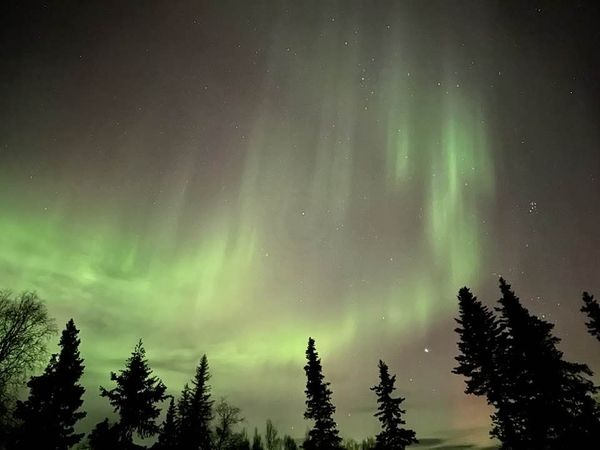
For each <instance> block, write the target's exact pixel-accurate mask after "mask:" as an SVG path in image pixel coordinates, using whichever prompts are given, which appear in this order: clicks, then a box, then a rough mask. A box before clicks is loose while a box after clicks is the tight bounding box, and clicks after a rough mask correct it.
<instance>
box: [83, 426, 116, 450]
mask: <svg viewBox="0 0 600 450" xmlns="http://www.w3.org/2000/svg"><path fill="white" fill-rule="evenodd" d="M88 445H89V448H90V450H124V447H123V446H122V445H121V443H120V438H119V426H118V425H117V424H111V423H110V422H109V421H108V419H104V420H103V421H102V422H99V423H97V424H96V426H95V427H94V429H93V430H92V431H91V432H90V434H89V436H88Z"/></svg>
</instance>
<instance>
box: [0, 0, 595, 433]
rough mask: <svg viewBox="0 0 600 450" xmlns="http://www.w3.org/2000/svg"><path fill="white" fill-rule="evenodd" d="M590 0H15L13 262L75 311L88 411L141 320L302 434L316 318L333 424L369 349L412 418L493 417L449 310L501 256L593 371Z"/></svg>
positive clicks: (5, 135) (348, 417)
mask: <svg viewBox="0 0 600 450" xmlns="http://www.w3.org/2000/svg"><path fill="white" fill-rule="evenodd" d="M594 3H595V2H593V1H590V2H579V1H563V2H556V1H546V2H542V1H539V2H535V1H526V2H524V1H519V2H505V1H502V2H491V1H472V2H464V1H460V2H456V1H443V2H442V1H439V2H434V1H418V2H417V1H405V2H400V1H397V2H391V1H390V2H386V1H369V2H367V1H363V2H354V1H337V2H336V1H325V0H323V1H269V2H266V1H255V2H251V1H241V0H240V1H236V2H233V1H222V0H219V1H212V2H208V1H192V0H187V1H162V2H155V1H144V2H142V1H101V2H100V1H98V2H79V1H47V2H17V1H5V2H2V6H0V64H1V70H0V106H1V108H0V115H1V117H0V287H2V288H10V289H12V290H13V291H21V290H24V289H28V290H36V291H37V292H38V294H39V295H40V296H41V297H43V298H44V299H45V300H46V301H47V303H48V306H49V309H50V312H51V314H52V315H53V316H54V317H56V319H57V323H58V325H59V326H62V325H63V324H64V322H66V320H67V319H68V318H70V317H73V318H74V319H75V322H76V324H77V325H78V327H79V328H80V329H81V338H82V354H83V357H84V358H85V360H86V375H85V379H84V384H85V385H86V387H87V388H88V391H87V394H86V404H85V408H86V409H87V410H88V411H89V414H88V418H87V419H86V420H85V421H84V428H86V427H89V426H90V425H91V424H93V423H95V422H96V421H98V420H99V419H101V418H102V417H104V416H105V415H107V413H108V411H109V406H108V403H107V402H106V401H105V399H101V398H100V397H99V395H98V389H97V388H98V385H100V384H103V385H104V386H110V382H109V372H110V371H111V370H117V369H119V368H121V367H122V366H123V361H124V359H125V358H126V357H127V356H128V354H129V353H130V352H131V350H132V348H133V346H134V344H135V343H136V341H137V339H139V338H140V337H142V338H143V339H144V343H145V346H146V348H147V351H148V357H149V359H150V363H151V365H152V366H153V368H154V369H155V371H156V373H157V375H159V376H160V377H161V378H162V379H163V380H164V381H165V383H166V384H167V386H168V387H169V390H170V392H171V393H173V394H177V393H178V392H179V391H180V390H181V388H182V386H183V383H184V382H185V381H187V380H188V379H189V378H191V376H192V375H193V371H194V368H195V366H196V364H197V362H198V360H199V357H200V356H201V355H202V353H206V354H207V356H208V358H209V363H210V365H211V371H212V373H213V379H212V385H213V392H214V394H215V396H216V397H220V396H227V398H228V399H229V400H230V401H231V403H233V404H235V405H238V406H240V407H241V408H242V410H243V413H244V416H245V417H246V418H247V423H246V426H247V427H253V426H254V425H258V424H260V426H262V424H263V423H264V421H265V420H266V419H267V418H272V419H273V420H274V422H275V424H276V425H277V426H278V427H279V429H280V431H281V432H285V433H289V434H291V435H293V436H295V437H301V436H303V434H304V431H305V429H306V427H307V426H308V423H307V422H305V421H304V420H303V419H302V414H303V411H304V392H303V390H304V385H305V378H304V371H303V369H302V367H303V364H304V350H305V348H306V341H307V338H308V336H312V337H314V338H315V339H316V342H317V349H318V350H319V352H320V355H321V357H322V359H323V366H324V372H325V376H326V378H327V379H328V380H329V381H331V383H332V389H333V401H334V403H335V404H336V406H337V414H336V419H337V421H338V424H339V426H340V430H341V433H342V435H344V436H345V437H355V438H362V437H365V436H367V435H369V434H374V433H375V432H376V431H377V429H378V423H377V421H376V419H375V418H373V417H372V414H373V412H374V409H375V398H374V395H373V393H372V392H371V391H370V390H369V389H368V388H369V387H370V386H372V385H373V384H375V383H376V381H377V367H376V364H377V361H378V359H379V358H382V359H384V360H385V361H386V362H387V363H388V364H389V365H390V369H391V370H392V371H393V372H395V373H397V376H398V379H397V386H398V389H399V392H400V393H401V394H402V395H403V396H405V397H406V398H407V400H406V402H405V405H406V409H407V421H408V425H409V426H411V427H413V428H414V429H415V430H416V432H417V436H418V437H419V438H438V439H440V440H441V441H440V442H445V443H447V444H448V445H450V444H453V443H473V444H477V445H484V444H486V443H487V444H489V443H490V441H489V439H488V435H487V433H488V428H489V419H488V415H489V411H488V409H487V407H486V405H485V401H484V399H480V398H474V397H469V396H466V395H464V394H463V389H464V383H463V379H462V378H460V377H458V376H456V375H451V373H450V370H451V368H452V367H453V366H454V359H453V358H454V356H456V354H457V347H456V335H455V333H454V332H453V328H454V322H453V317H454V316H455V315H456V312H457V301H456V292H457V290H458V288H459V287H461V286H463V285H468V286H470V287H471V288H472V289H473V290H474V292H475V293H476V294H477V295H478V296H479V297H480V298H482V299H483V300H485V302H486V303H488V304H490V305H491V304H493V303H494V302H495V300H496V299H497V298H498V297H499V291H498V290H497V279H498V276H499V275H503V276H504V277H506V278H507V279H508V281H509V282H510V283H512V285H513V287H514V288H515V290H516V291H517V294H519V295H520V297H521V299H522V300H523V303H524V304H525V306H526V307H528V308H530V310H531V311H532V312H534V313H536V314H540V315H542V317H545V318H546V319H547V320H550V321H552V322H555V323H556V333H557V335H558V336H559V337H561V338H563V343H562V344H561V348H562V349H563V350H564V351H565V353H566V356H567V358H568V359H571V360H578V361H583V362H587V363H589V364H590V366H591V367H592V368H593V369H594V370H595V371H600V349H599V348H598V346H597V342H595V341H594V340H593V339H592V338H591V337H589V336H588V335H587V334H586V330H585V326H584V317H583V316H582V315H581V313H579V307H580V301H581V299H580V296H581V291H583V290H589V291H591V292H592V293H596V294H600V263H599V261H600V226H599V224H600V202H599V199H600V129H599V125H598V124H599V123H600V108H599V105H600V103H599V102H598V98H600V70H599V68H600V56H599V54H600V31H599V30H600V29H599V28H598V20H599V16H600V15H599V14H598V7H597V6H595V5H594ZM54 341H55V339H53V345H54ZM52 348H54V347H52ZM595 380H596V381H597V382H600V378H598V377H596V378H595Z"/></svg>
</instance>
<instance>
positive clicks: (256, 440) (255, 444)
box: [252, 428, 265, 450]
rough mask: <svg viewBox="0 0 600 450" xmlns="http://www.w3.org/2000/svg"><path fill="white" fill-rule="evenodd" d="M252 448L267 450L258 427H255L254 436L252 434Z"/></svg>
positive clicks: (253, 449)
mask: <svg viewBox="0 0 600 450" xmlns="http://www.w3.org/2000/svg"><path fill="white" fill-rule="evenodd" d="M252 450H265V447H264V446H263V443H262V437H261V435H260V434H258V428H254V436H252Z"/></svg>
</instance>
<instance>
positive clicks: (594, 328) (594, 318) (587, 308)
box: [581, 292, 600, 341]
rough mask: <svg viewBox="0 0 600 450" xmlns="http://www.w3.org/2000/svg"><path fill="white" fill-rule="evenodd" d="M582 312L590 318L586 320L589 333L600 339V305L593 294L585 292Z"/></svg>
mask: <svg viewBox="0 0 600 450" xmlns="http://www.w3.org/2000/svg"><path fill="white" fill-rule="evenodd" d="M581 312H583V313H585V314H586V315H587V317H588V319H589V320H590V321H589V322H586V324H585V325H586V326H587V329H588V333H590V334H591V335H592V336H594V337H595V338H596V339H598V340H599V341H600V305H599V304H598V300H595V299H594V296H593V295H590V294H588V293H587V292H584V293H583V306H582V307H581Z"/></svg>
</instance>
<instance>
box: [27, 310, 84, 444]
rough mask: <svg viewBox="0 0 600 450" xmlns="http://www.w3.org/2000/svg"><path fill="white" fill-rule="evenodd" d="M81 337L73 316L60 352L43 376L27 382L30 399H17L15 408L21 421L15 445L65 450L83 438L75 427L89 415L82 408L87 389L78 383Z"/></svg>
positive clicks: (62, 337)
mask: <svg viewBox="0 0 600 450" xmlns="http://www.w3.org/2000/svg"><path fill="white" fill-rule="evenodd" d="M78 336H79V330H78V329H77V328H76V327H75V323H74V322H73V319H71V320H69V321H68V322H67V325H66V326H65V329H64V330H63V332H62V335H61V337H60V342H59V345H60V352H59V353H58V354H54V355H52V357H51V359H50V363H49V364H48V366H47V367H46V369H45V370H44V373H43V374H42V375H40V376H36V377H32V378H31V379H30V380H29V382H28V383H27V386H28V387H29V389H30V392H29V398H28V399H27V400H26V401H25V402H18V403H17V408H16V411H15V417H16V418H17V419H18V420H20V421H21V426H20V427H19V429H18V431H17V444H16V448H22V449H33V448H44V449H48V450H66V449H68V448H70V447H72V446H73V445H75V444H77V443H78V442H79V441H80V440H81V438H82V437H83V433H81V434H80V433H75V428H74V426H75V424H76V423H77V422H78V421H79V420H80V419H82V418H83V417H85V415H86V413H85V412H82V411H79V408H80V407H81V405H82V404H83V399H82V396H83V393H84V392H85V389H84V388H83V386H81V385H80V384H79V379H80V378H81V375H82V374H83V369H84V366H83V359H81V357H80V355H79V343H80V340H79V337H78Z"/></svg>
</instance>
